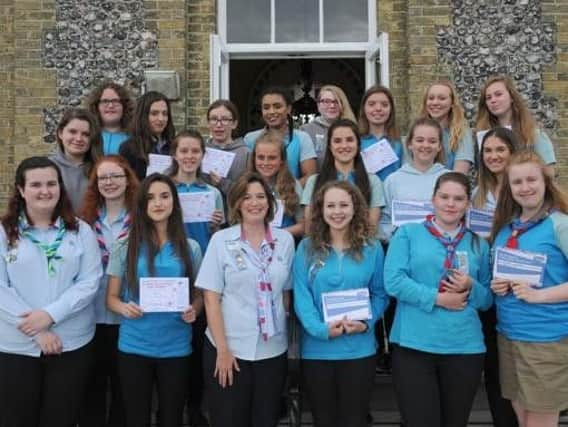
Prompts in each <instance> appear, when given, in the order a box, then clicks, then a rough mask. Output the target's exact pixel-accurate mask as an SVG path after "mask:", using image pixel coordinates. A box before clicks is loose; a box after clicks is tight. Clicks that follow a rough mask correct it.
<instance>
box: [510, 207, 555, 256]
mask: <svg viewBox="0 0 568 427" xmlns="http://www.w3.org/2000/svg"><path fill="white" fill-rule="evenodd" d="M548 215H549V212H548V209H542V210H541V211H540V212H538V213H537V214H536V215H535V216H533V217H532V218H531V219H529V220H528V221H525V222H521V219H520V218H515V219H514V220H513V221H512V222H511V230H512V231H511V236H510V237H509V238H508V239H507V243H505V246H506V247H508V248H511V249H518V248H519V236H520V235H521V234H523V233H526V232H527V231H528V230H530V229H531V228H533V227H536V226H537V225H538V224H540V223H541V222H542V221H543V220H544V219H545V218H546V217H548Z"/></svg>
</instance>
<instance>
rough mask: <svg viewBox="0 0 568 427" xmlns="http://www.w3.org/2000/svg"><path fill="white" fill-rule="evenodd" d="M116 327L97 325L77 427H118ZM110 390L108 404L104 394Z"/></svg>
mask: <svg viewBox="0 0 568 427" xmlns="http://www.w3.org/2000/svg"><path fill="white" fill-rule="evenodd" d="M118 328H119V325H103V324H97V329H96V331H95V338H94V341H93V342H94V346H95V367H94V369H93V370H92V371H91V373H90V375H89V382H88V385H87V394H86V397H85V401H84V402H83V407H82V408H81V413H80V416H79V425H80V427H122V426H124V409H123V408H122V396H121V394H120V384H119V381H118V364H117V359H118V348H117V345H118ZM109 386H110V402H109V404H108V405H107V391H108V390H109Z"/></svg>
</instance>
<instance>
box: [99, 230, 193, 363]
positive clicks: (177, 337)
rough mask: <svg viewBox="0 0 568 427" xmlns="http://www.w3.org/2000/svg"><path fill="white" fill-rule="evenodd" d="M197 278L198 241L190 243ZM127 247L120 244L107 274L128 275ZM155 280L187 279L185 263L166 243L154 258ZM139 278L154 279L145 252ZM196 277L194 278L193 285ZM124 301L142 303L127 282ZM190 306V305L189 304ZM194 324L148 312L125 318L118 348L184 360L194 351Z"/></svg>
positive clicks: (175, 314) (165, 314) (144, 354)
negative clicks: (182, 358) (159, 278)
mask: <svg viewBox="0 0 568 427" xmlns="http://www.w3.org/2000/svg"><path fill="white" fill-rule="evenodd" d="M189 247H190V253H191V259H192V267H193V270H194V271H193V276H194V277H195V275H196V274H197V269H198V267H199V263H200V261H201V253H200V250H199V247H198V245H197V243H196V242H194V241H193V242H192V241H191V240H190V241H189ZM127 248H128V245H127V244H120V245H118V246H117V247H116V249H115V250H114V251H113V254H112V256H111V261H110V263H109V266H108V270H107V273H108V274H110V275H112V276H116V277H121V278H122V277H124V276H125V273H126V254H127V251H128V249H127ZM154 267H155V274H154V276H153V277H184V276H185V275H184V271H183V264H182V262H181V260H180V259H179V258H178V257H177V255H176V253H175V252H174V247H173V245H172V244H171V243H170V242H166V243H165V244H164V245H163V246H162V247H161V248H160V250H159V251H158V253H157V254H156V257H155V258H154ZM137 275H138V277H151V276H150V273H149V269H148V264H147V258H146V253H145V250H144V249H142V250H141V251H140V254H139V257H138V263H137ZM192 282H193V278H191V279H190V283H192ZM122 289H123V290H124V292H123V296H122V299H123V301H125V302H129V301H132V302H135V303H138V297H137V296H134V295H131V292H129V290H128V285H127V284H126V283H125V282H124V283H123V286H122ZM188 305H189V302H188ZM191 336H192V328H191V324H188V323H186V322H184V321H183V319H182V318H181V313H145V314H144V315H143V316H142V317H140V318H138V319H128V318H123V319H122V322H121V324H120V329H119V337H118V349H119V350H120V351H122V352H124V353H130V354H136V355H139V356H146V357H155V358H167V357H184V356H188V355H189V354H191V352H192V348H191Z"/></svg>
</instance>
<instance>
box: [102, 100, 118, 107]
mask: <svg viewBox="0 0 568 427" xmlns="http://www.w3.org/2000/svg"><path fill="white" fill-rule="evenodd" d="M121 103H122V101H121V100H120V99H99V105H104V106H107V105H120V104H121Z"/></svg>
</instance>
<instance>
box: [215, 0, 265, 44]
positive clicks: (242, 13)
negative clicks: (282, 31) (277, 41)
mask: <svg viewBox="0 0 568 427" xmlns="http://www.w3.org/2000/svg"><path fill="white" fill-rule="evenodd" d="M226 4H227V42H229V43H270V0H227V3H226Z"/></svg>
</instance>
